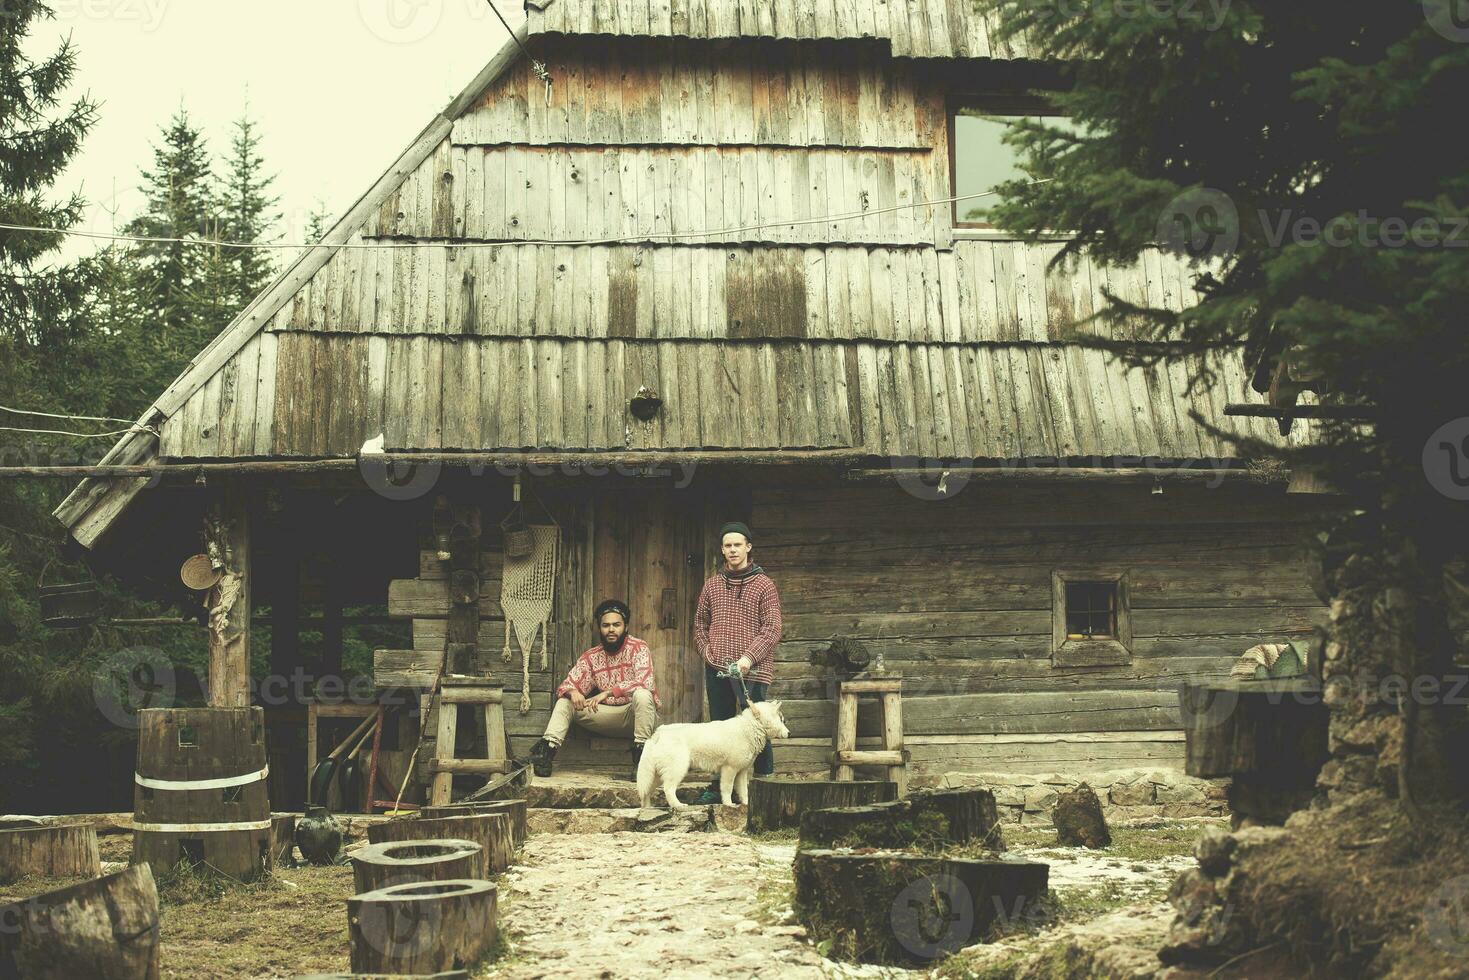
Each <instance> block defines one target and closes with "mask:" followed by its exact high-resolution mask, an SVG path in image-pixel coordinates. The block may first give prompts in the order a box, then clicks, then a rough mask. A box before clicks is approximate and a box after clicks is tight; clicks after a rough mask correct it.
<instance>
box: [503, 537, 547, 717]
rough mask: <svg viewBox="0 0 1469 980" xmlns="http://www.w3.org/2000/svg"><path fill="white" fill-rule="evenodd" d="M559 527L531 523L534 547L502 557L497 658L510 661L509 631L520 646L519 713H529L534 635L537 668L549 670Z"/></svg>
mask: <svg viewBox="0 0 1469 980" xmlns="http://www.w3.org/2000/svg"><path fill="white" fill-rule="evenodd" d="M560 530H561V529H560V528H558V527H557V526H556V525H555V524H532V525H531V526H530V532H531V534H532V536H533V537H534V539H535V547H534V548H532V549H531V552H530V554H528V555H526V556H525V557H524V558H511V557H510V556H509V555H506V556H505V577H504V585H502V586H501V589H500V606H501V608H503V609H504V610H505V649H504V650H503V651H501V658H502V659H503V660H504V661H505V662H506V663H509V662H510V656H511V651H510V631H511V629H512V628H513V629H514V630H515V642H517V643H519V644H520V660H521V687H520V713H521V714H526V713H528V712H529V711H530V654H531V647H532V646H533V645H534V644H535V641H536V633H537V632H539V633H540V634H541V669H542V670H550V669H551V658H550V655H549V653H548V651H547V648H546V647H547V640H548V638H549V635H550V634H549V632H548V630H549V628H550V625H551V600H552V597H553V594H554V592H555V588H556V548H557V542H558V541H559V539H560V536H561V535H560Z"/></svg>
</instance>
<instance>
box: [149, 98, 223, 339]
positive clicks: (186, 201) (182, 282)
mask: <svg viewBox="0 0 1469 980" xmlns="http://www.w3.org/2000/svg"><path fill="white" fill-rule="evenodd" d="M162 136H163V142H162V145H158V146H155V147H154V148H153V169H151V170H145V171H143V175H142V176H143V192H144V196H145V199H146V202H147V203H146V205H145V210H144V212H143V214H141V215H139V216H138V217H137V218H135V219H134V220H133V221H132V222H130V223H129V224H128V226H127V232H128V234H130V235H139V236H143V237H147V238H162V239H191V238H192V239H206V238H209V237H210V236H212V235H214V234H216V233H217V232H218V230H219V217H218V204H217V201H216V195H215V187H214V168H213V164H212V161H211V159H210V155H209V148H208V145H207V142H206V140H205V138H204V134H203V133H202V132H201V131H200V130H199V129H198V128H197V127H196V126H195V125H194V124H193V122H192V121H191V120H190V119H189V114H188V111H187V110H186V109H183V108H180V109H179V110H178V112H177V113H175V114H174V117H173V119H172V120H171V121H170V122H169V124H168V125H167V126H166V127H164V129H163V132H162ZM135 251H136V254H137V257H138V259H139V261H140V263H141V270H140V274H139V287H140V289H141V290H142V299H143V301H144V302H146V303H147V304H148V305H149V306H150V308H151V309H152V310H153V322H154V325H155V329H156V330H157V331H158V333H159V338H160V342H161V344H162V347H163V350H164V351H165V352H166V353H172V354H175V355H182V356H183V357H184V358H185V360H187V358H188V357H192V356H193V355H194V354H195V353H197V352H198V351H199V350H200V349H201V348H202V347H203V346H204V344H205V343H207V342H208V341H209V339H210V338H212V337H213V333H206V327H205V326H204V325H203V324H202V322H201V319H202V318H201V306H202V307H204V308H206V309H209V310H211V311H212V308H213V303H212V302H211V301H210V297H212V296H214V295H215V294H216V293H217V291H218V290H219V288H220V285H219V283H217V282H211V281H210V277H211V276H218V275H220V274H221V273H222V271H223V270H222V268H221V264H220V263H211V262H208V261H205V260H204V258H205V257H204V251H205V250H204V249H203V248H201V246H199V245H196V244H191V243H188V242H185V241H167V242H147V243H142V244H139V245H138V246H136V249H135ZM219 326H223V324H220V325H219ZM217 329H218V327H216V331H217Z"/></svg>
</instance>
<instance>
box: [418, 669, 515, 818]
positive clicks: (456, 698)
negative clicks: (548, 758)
mask: <svg viewBox="0 0 1469 980" xmlns="http://www.w3.org/2000/svg"><path fill="white" fill-rule="evenodd" d="M504 702H505V689H504V688H503V687H501V686H500V685H499V684H496V683H495V682H494V680H493V679H492V678H489V677H470V676H464V675H462V674H445V675H444V677H443V679H442V681H441V682H440V686H439V692H438V693H437V694H434V695H425V697H424V699H423V710H424V711H425V712H427V711H429V710H430V709H431V708H434V707H437V708H438V711H439V725H438V737H437V738H436V739H435V741H434V755H433V759H432V760H430V762H429V771H430V772H431V773H433V785H432V787H431V789H430V800H429V802H430V803H431V805H433V806H446V805H448V804H449V803H450V802H452V797H453V791H454V775H455V773H461V774H465V775H474V776H484V777H486V778H492V777H494V776H500V775H504V774H505V773H508V772H510V768H511V765H510V760H509V759H508V758H507V755H506V750H505V703H504ZM461 704H467V705H472V706H479V707H482V708H483V709H484V713H485V758H483V759H461V758H459V757H458V756H457V755H456V754H455V740H456V738H457V735H458V728H459V706H460V705H461Z"/></svg>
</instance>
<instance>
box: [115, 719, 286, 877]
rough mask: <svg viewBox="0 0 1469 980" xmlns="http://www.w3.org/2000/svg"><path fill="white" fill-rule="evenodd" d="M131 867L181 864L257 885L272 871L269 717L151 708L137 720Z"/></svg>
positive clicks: (165, 867)
mask: <svg viewBox="0 0 1469 980" xmlns="http://www.w3.org/2000/svg"><path fill="white" fill-rule="evenodd" d="M138 722H139V728H138V769H137V776H136V779H135V782H136V785H135V786H134V795H133V799H134V807H133V811H134V816H133V863H134V864H140V863H142V862H147V863H148V864H151V865H152V866H153V872H154V874H160V873H162V872H164V871H166V870H168V869H170V868H172V867H174V866H175V865H178V864H180V863H184V862H186V863H188V864H191V865H194V866H197V867H199V868H200V869H201V870H211V871H214V872H217V873H219V874H223V875H227V876H229V877H230V878H234V879H237V880H240V881H251V880H253V879H255V878H258V877H260V876H261V875H263V874H265V873H266V872H268V871H269V870H270V868H271V863H272V862H271V856H272V855H271V848H270V839H271V837H270V831H271V814H270V795H269V792H268V790H267V784H266V778H267V776H268V775H269V766H268V765H267V763H266V746H265V714H264V712H263V711H262V710H261V709H260V708H149V709H145V710H143V711H141V712H139V714H138Z"/></svg>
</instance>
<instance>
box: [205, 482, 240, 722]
mask: <svg viewBox="0 0 1469 980" xmlns="http://www.w3.org/2000/svg"><path fill="white" fill-rule="evenodd" d="M247 501H248V495H247V493H246V491H245V488H244V487H243V486H241V485H240V483H239V481H237V480H230V481H228V482H226V483H225V485H224V486H223V487H222V488H221V489H220V492H219V495H218V498H217V499H216V500H215V502H214V505H213V507H212V509H211V514H210V517H211V522H210V523H211V530H212V533H211V542H210V547H211V550H212V551H216V550H217V554H218V557H219V558H220V560H221V561H223V563H224V568H223V577H222V578H221V579H220V581H219V585H218V586H217V587H216V591H215V595H214V605H213V607H212V608H211V609H210V610H209V704H210V707H214V708H244V707H248V706H249V704H250V518H249V508H248V502H247Z"/></svg>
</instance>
